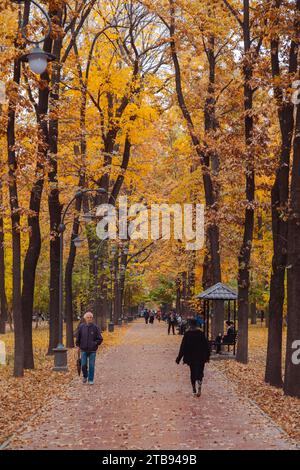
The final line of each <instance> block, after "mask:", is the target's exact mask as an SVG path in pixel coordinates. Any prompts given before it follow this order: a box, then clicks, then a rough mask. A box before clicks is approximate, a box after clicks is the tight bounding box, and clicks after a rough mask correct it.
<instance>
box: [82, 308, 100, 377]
mask: <svg viewBox="0 0 300 470" xmlns="http://www.w3.org/2000/svg"><path fill="white" fill-rule="evenodd" d="M84 319H85V322H84V323H82V324H81V325H80V326H79V328H78V333H77V337H76V346H77V348H78V349H80V351H81V368H82V375H83V379H82V381H83V383H86V382H87V381H88V383H89V385H93V384H94V373H95V361H96V351H97V349H98V347H99V346H100V344H101V343H102V341H103V338H102V335H101V333H100V329H99V328H98V326H97V325H95V323H94V322H93V320H94V317H93V314H92V312H86V314H85V315H84Z"/></svg>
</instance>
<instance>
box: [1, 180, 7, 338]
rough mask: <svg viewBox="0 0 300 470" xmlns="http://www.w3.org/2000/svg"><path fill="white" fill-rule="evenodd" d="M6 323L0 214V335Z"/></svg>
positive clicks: (2, 234) (2, 232) (2, 226)
mask: <svg viewBox="0 0 300 470" xmlns="http://www.w3.org/2000/svg"><path fill="white" fill-rule="evenodd" d="M2 206H3V193H2V181H1V179H0V207H1V208H2ZM6 322H7V298H6V288H5V251H4V224H3V216H2V214H0V334H4V333H5V331H6V329H5V327H6Z"/></svg>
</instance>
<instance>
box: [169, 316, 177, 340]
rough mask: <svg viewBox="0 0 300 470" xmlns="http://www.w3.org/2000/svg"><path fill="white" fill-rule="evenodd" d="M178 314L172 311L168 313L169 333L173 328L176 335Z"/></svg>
mask: <svg viewBox="0 0 300 470" xmlns="http://www.w3.org/2000/svg"><path fill="white" fill-rule="evenodd" d="M175 325H176V316H175V313H173V312H170V313H169V315H168V335H169V334H170V331H171V329H172V333H173V335H175Z"/></svg>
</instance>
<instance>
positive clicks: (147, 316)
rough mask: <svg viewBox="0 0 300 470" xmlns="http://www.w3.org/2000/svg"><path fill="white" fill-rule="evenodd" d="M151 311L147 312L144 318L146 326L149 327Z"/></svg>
mask: <svg viewBox="0 0 300 470" xmlns="http://www.w3.org/2000/svg"><path fill="white" fill-rule="evenodd" d="M149 316H150V315H149V311H148V310H145V313H144V318H145V323H146V325H148V322H149Z"/></svg>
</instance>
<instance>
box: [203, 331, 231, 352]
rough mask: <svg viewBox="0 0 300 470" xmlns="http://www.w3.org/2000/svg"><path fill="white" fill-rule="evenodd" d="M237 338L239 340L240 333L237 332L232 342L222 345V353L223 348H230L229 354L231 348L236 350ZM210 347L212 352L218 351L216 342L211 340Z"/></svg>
mask: <svg viewBox="0 0 300 470" xmlns="http://www.w3.org/2000/svg"><path fill="white" fill-rule="evenodd" d="M237 338H238V332H237V331H236V332H235V333H234V335H233V337H232V339H231V340H230V341H225V342H222V343H221V352H222V347H223V346H228V352H229V351H230V346H233V347H234V349H235V346H236V343H237ZM209 347H210V351H211V352H212V351H216V349H217V348H216V341H215V340H210V341H209Z"/></svg>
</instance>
